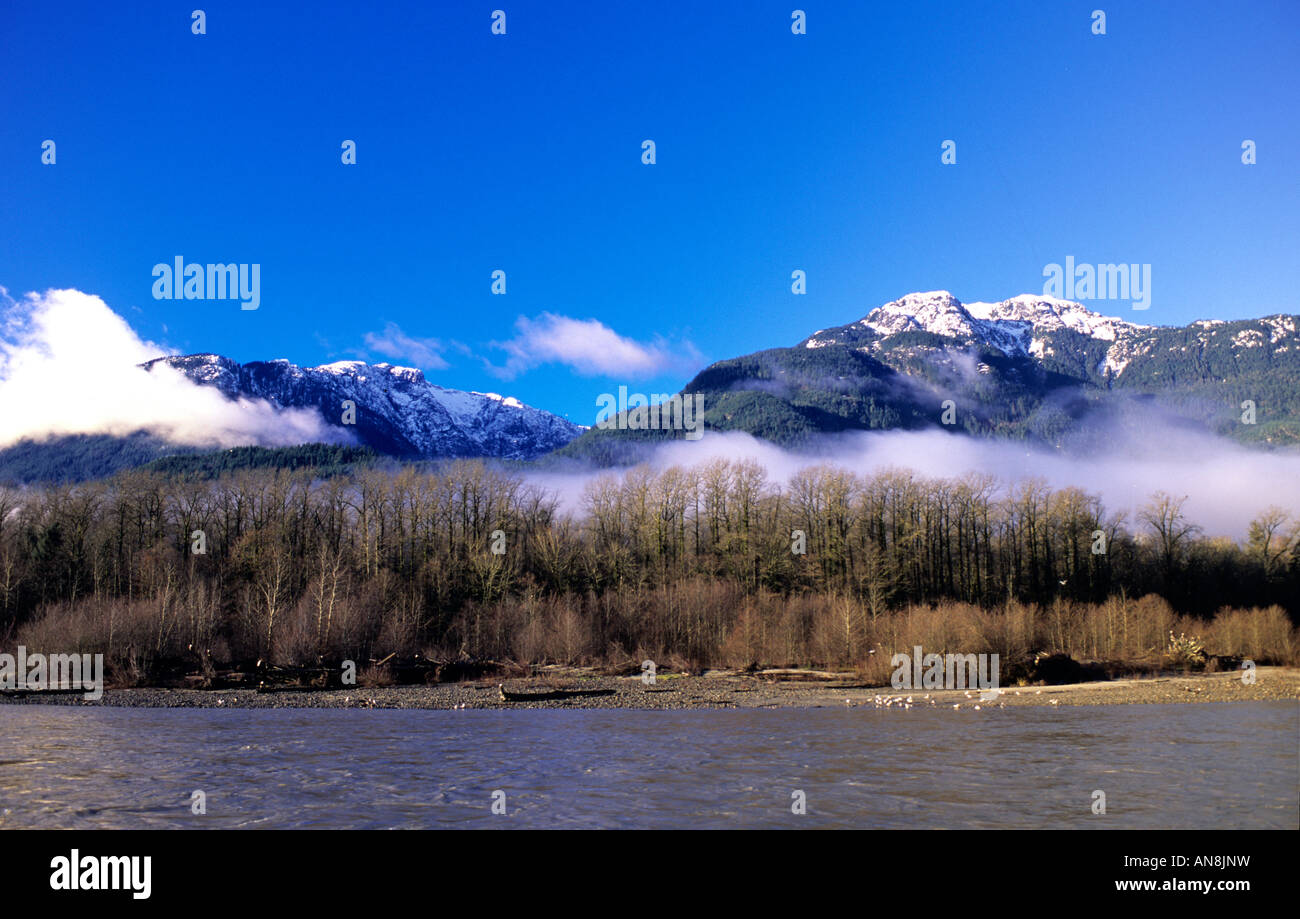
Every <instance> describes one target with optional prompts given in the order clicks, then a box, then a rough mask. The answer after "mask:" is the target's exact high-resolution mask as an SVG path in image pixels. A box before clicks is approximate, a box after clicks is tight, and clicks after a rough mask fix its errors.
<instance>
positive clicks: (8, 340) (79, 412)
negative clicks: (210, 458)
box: [0, 288, 340, 447]
mask: <svg viewBox="0 0 1300 919" xmlns="http://www.w3.org/2000/svg"><path fill="white" fill-rule="evenodd" d="M174 353H175V352H174V351H172V350H171V349H169V348H166V347H163V346H162V345H158V344H155V343H153V342H150V341H145V340H143V339H141V338H140V337H139V336H138V335H136V333H135V331H134V330H133V329H132V328H131V327H130V325H128V324H127V322H126V320H125V319H123V318H122V317H121V316H119V315H117V314H116V313H115V312H113V311H112V310H111V309H110V308H109V307H108V305H107V304H106V303H105V302H104V301H103V300H101V299H100V298H99V297H95V296H91V295H89V294H84V293H82V292H80V291H77V290H48V291H46V292H45V293H44V294H36V293H29V294H27V295H26V296H25V297H24V298H23V299H22V300H19V301H15V300H13V299H11V298H10V297H9V295H8V292H7V291H6V290H5V289H4V288H0V406H3V408H2V409H0V446H8V445H10V444H12V443H14V442H16V441H18V440H22V439H23V438H32V439H37V440H40V439H44V438H46V437H50V436H57V435H65V434H112V435H126V434H131V433H133V432H135V431H140V430H145V431H150V432H152V433H154V434H156V435H158V436H161V437H163V438H165V439H167V440H169V441H172V442H174V443H183V444H191V445H195V446H213V447H217V446H220V447H231V446H239V445H246V444H257V445H262V446H283V445H289V444H300V443H307V442H311V441H338V440H339V439H340V435H339V432H338V430H337V429H336V428H332V427H330V426H328V425H326V424H325V422H324V421H323V420H322V419H321V417H320V416H319V415H318V414H317V413H315V412H314V411H306V410H303V409H278V408H276V407H275V406H273V405H271V404H270V403H269V402H266V401H265V400H261V399H256V400H250V399H240V400H238V401H231V400H229V399H226V398H225V397H224V396H223V395H222V394H221V392H220V391H219V390H217V389H215V388H213V387H210V386H203V385H200V384H197V383H194V382H192V381H191V380H189V378H187V377H186V376H185V375H184V374H182V373H181V372H180V371H178V370H174V369H172V368H171V367H167V366H161V365H160V366H157V367H155V368H154V370H153V371H152V372H151V371H148V370H145V369H144V368H142V367H140V366H139V365H140V364H141V363H143V362H144V361H148V360H152V359H153V358H157V357H163V356H167V355H171V354H174Z"/></svg>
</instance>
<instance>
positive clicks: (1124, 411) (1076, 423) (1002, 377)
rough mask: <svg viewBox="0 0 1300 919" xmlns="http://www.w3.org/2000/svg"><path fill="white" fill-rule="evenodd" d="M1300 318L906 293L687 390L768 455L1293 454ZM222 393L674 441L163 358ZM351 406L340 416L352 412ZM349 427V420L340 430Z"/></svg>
mask: <svg viewBox="0 0 1300 919" xmlns="http://www.w3.org/2000/svg"><path fill="white" fill-rule="evenodd" d="M1298 330H1300V317H1297V316H1295V315H1288V314H1281V313H1279V314H1274V315H1270V316H1266V317H1264V318H1260V319H1243V320H1230V321H1229V320H1217V319H1216V320H1202V321H1199V322H1193V323H1191V324H1190V325H1187V326H1157V325H1147V324H1143V323H1138V322H1129V321H1126V320H1123V319H1118V318H1115V317H1111V316H1104V315H1101V314H1099V313H1096V312H1093V311H1092V310H1089V309H1087V308H1086V307H1084V306H1083V305H1081V304H1079V303H1076V302H1073V301H1068V300H1060V299H1055V298H1052V297H1046V296H1040V295H1032V294H1025V295H1021V296H1018V297H1013V298H1011V299H1008V300H1003V301H1001V302H997V303H985V302H972V303H963V302H961V301H960V300H958V299H957V298H956V297H955V296H953V295H952V294H951V293H949V292H948V291H931V292H926V293H913V294H908V295H907V296H905V297H902V298H900V299H898V300H894V301H892V302H890V303H886V304H884V305H883V306H880V307H878V308H876V309H874V310H871V311H870V312H869V313H867V315H866V316H864V317H863V318H861V319H859V320H857V321H856V322H853V323H850V324H848V325H843V326H837V327H835V328H829V329H821V330H819V331H816V332H814V333H813V334H812V335H809V336H808V337H807V338H805V339H803V340H802V341H799V342H796V343H795V344H793V345H791V346H789V347H781V348H772V349H769V350H765V351H759V352H756V353H753V354H749V355H745V356H742V357H735V358H730V359H727V360H722V361H718V362H716V363H713V364H711V365H709V366H708V367H706V368H704V369H703V370H702V371H700V372H699V373H698V374H697V375H696V376H695V378H694V379H693V380H691V381H690V382H689V383H688V384H687V385H686V386H685V387H684V388H683V390H682V392H683V393H695V394H700V395H702V396H703V398H704V409H705V411H704V423H705V428H706V430H714V431H745V432H748V433H750V434H752V435H754V436H756V437H760V438H764V439H766V440H770V441H773V442H775V443H778V444H782V445H790V446H793V445H798V444H800V443H803V442H806V441H808V440H809V439H810V438H812V437H814V436H815V435H818V434H825V433H835V432H842V431H851V430H873V429H894V428H897V429H911V430H915V429H921V428H927V427H939V426H942V425H944V424H945V423H950V424H952V425H953V426H955V427H956V428H957V429H960V430H962V431H965V432H966V433H969V434H971V435H975V436H997V437H1009V438H1016V439H1025V440H1033V441H1038V442H1040V443H1044V444H1049V445H1053V446H1058V447H1059V446H1062V445H1063V444H1065V442H1066V441H1071V442H1073V443H1074V444H1075V445H1077V444H1078V443H1079V442H1080V440H1081V439H1083V441H1084V442H1085V443H1086V438H1088V437H1089V436H1090V435H1096V436H1097V437H1098V438H1100V440H1097V441H1096V443H1101V442H1102V441H1104V435H1103V434H1099V433H1098V432H1102V431H1107V430H1113V426H1114V424H1115V423H1116V422H1119V423H1123V424H1127V425H1130V426H1133V427H1136V428H1137V429H1138V430H1139V431H1140V430H1141V428H1142V425H1144V424H1145V423H1146V420H1147V419H1149V418H1150V413H1151V412H1159V413H1160V414H1161V415H1162V417H1164V418H1171V419H1174V420H1176V421H1179V422H1181V423H1184V424H1187V425H1193V426H1197V427H1200V428H1203V429H1209V430H1212V431H1215V432H1216V433H1219V434H1221V435H1225V436H1229V437H1232V438H1235V439H1237V440H1241V441H1246V442H1257V443H1261V444H1277V445H1281V444H1295V443H1300V331H1298ZM161 364H166V365H168V366H170V367H172V368H174V369H176V370H178V371H180V372H181V373H183V374H184V375H185V376H186V377H188V378H189V379H190V380H192V381H194V382H196V383H199V384H202V385H205V386H213V387H216V388H217V389H219V390H220V391H221V392H222V393H223V394H224V395H225V396H226V397H227V398H230V399H263V400H266V401H268V402H270V403H271V404H272V405H274V406H277V407H280V408H297V409H314V410H315V411H317V412H319V414H320V416H321V418H322V419H324V421H325V423H326V425H327V428H328V430H329V431H330V432H331V434H332V439H333V442H334V443H338V444H355V445H359V446H360V447H363V448H369V449H370V450H373V451H374V452H375V453H376V454H379V455H381V456H388V457H394V458H397V459H400V460H434V459H444V458H455V457H489V458H497V459H505V460H520V461H530V460H537V459H539V458H541V457H544V456H546V455H547V454H554V455H555V456H557V457H576V458H580V459H583V460H585V461H589V462H591V461H594V462H597V463H601V464H615V463H625V462H633V461H636V460H637V459H639V458H640V455H641V450H642V448H643V447H644V445H645V442H647V441H659V440H663V439H666V438H670V437H674V436H681V432H671V431H656V430H636V429H635V426H628V425H618V424H613V425H610V427H609V429H598V428H583V427H582V426H579V425H576V424H574V423H572V422H570V421H567V420H566V419H564V418H561V417H559V416H557V415H554V414H551V413H549V412H546V411H543V410H541V409H537V408H532V407H530V406H527V405H524V404H523V403H521V402H519V401H518V400H516V399H513V398H508V397H503V396H500V395H498V394H495V393H477V392H464V391H460V390H455V389H447V388H444V387H442V386H438V385H436V384H433V383H430V382H429V381H428V380H426V379H425V377H424V374H423V373H422V372H421V371H419V370H415V369H412V368H408V367H397V366H393V365H390V364H386V363H380V364H369V363H366V362H364V361H340V362H336V363H332V364H325V365H322V366H319V367H310V368H304V367H299V366H297V365H294V364H292V363H290V362H289V361H287V360H275V361H266V362H263V361H253V362H250V363H247V364H240V363H238V362H236V361H233V360H231V359H229V358H226V357H222V356H220V355H216V354H192V355H187V356H183V357H163V358H158V359H157V360H154V361H150V362H148V363H147V364H145V365H143V366H144V367H146V368H148V369H152V368H154V367H155V366H157V365H161ZM348 406H351V407H352V409H353V410H354V417H352V418H346V417H345V413H347V412H348V411H349V409H348ZM348 421H352V422H353V423H347V422H348ZM194 452H197V451H196V448H193V447H183V446H178V445H175V444H168V443H167V442H165V441H163V440H161V439H159V438H158V437H156V436H154V435H151V434H148V433H147V432H138V433H136V434H134V435H131V436H130V437H127V438H122V437H110V436H108V435H76V436H71V437H61V438H54V439H52V440H48V441H41V442H33V441H25V442H21V443H19V444H16V445H13V446H11V447H9V448H7V449H5V450H0V480H32V479H35V478H56V479H63V480H76V479H81V478H90V477H97V476H100V475H105V474H109V473H111V472H113V471H116V470H117V469H120V468H124V467H129V466H135V465H142V464H145V463H148V462H151V461H155V460H157V459H158V458H159V457H163V456H168V455H173V454H180V453H194Z"/></svg>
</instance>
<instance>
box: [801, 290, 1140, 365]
mask: <svg viewBox="0 0 1300 919" xmlns="http://www.w3.org/2000/svg"><path fill="white" fill-rule="evenodd" d="M1151 328H1153V327H1152V326H1147V325H1139V324H1137V323H1133V322H1126V321H1124V320H1123V319H1116V318H1115V317H1112V316H1103V315H1102V314H1100V313H1094V312H1093V311H1092V310H1090V309H1088V308H1086V307H1085V306H1083V304H1081V303H1075V302H1074V301H1071V300H1059V299H1057V298H1055V297H1046V296H1040V295H1036V294H1021V295H1020V296H1018V297H1012V298H1011V299H1009V300H1003V301H1001V302H999V303H982V302H976V303H962V302H961V301H960V300H958V299H957V298H956V297H954V296H953V295H952V294H951V293H949V292H948V291H946V290H935V291H929V292H927V293H915V294H908V295H907V296H905V297H901V298H899V299H898V300H894V301H892V302H890V303H886V304H885V305H884V306H881V307H878V308H877V309H874V310H872V311H871V312H870V313H868V314H867V315H866V317H864V318H863V319H860V320H858V322H856V323H854V324H853V325H852V326H842V327H840V328H838V329H829V330H827V329H823V330H821V331H819V332H817V333H816V334H814V335H812V336H811V337H809V338H808V339H806V340H805V342H804V347H806V348H821V347H825V346H826V345H832V344H859V345H866V346H868V347H871V348H872V349H873V350H879V349H880V348H881V347H882V346H883V344H884V342H885V341H886V340H887V339H889V338H890V337H892V336H894V335H899V334H902V333H904V332H928V333H930V334H932V335H941V336H943V337H945V338H951V339H955V340H956V341H957V342H959V343H961V344H964V345H968V346H973V347H986V348H996V349H997V350H998V351H1001V352H1002V353H1003V354H1006V355H1015V354H1020V355H1028V356H1033V357H1042V356H1043V354H1044V352H1045V348H1046V338H1045V336H1046V335H1047V334H1048V333H1053V332H1059V331H1061V330H1063V329H1065V330H1069V331H1072V332H1078V333H1079V334H1081V335H1084V336H1087V337H1088V338H1093V339H1098V340H1101V341H1110V342H1119V341H1122V340H1129V339H1134V338H1138V337H1140V336H1141V335H1142V334H1143V333H1144V332H1146V331H1149V330H1150V329H1151ZM855 332H856V333H857V334H854V333H855ZM863 333H874V334H870V335H865V334H863Z"/></svg>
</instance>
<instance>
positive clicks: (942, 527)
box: [0, 455, 1300, 678]
mask: <svg viewBox="0 0 1300 919" xmlns="http://www.w3.org/2000/svg"><path fill="white" fill-rule="evenodd" d="M323 459H325V460H338V461H339V462H340V463H345V464H346V463H348V462H349V461H351V460H356V459H364V457H353V456H350V455H349V456H347V457H344V456H333V455H330V456H329V457H324V458H323ZM232 461H233V460H232ZM187 472H188V473H189V474H187V475H168V474H164V472H163V471H161V470H158V469H155V470H135V471H132V472H127V473H122V474H120V475H118V476H117V477H115V478H113V479H110V480H107V481H102V482H96V483H89V484H83V485H75V486H61V487H58V486H51V487H43V488H36V487H32V488H27V489H8V490H3V489H0V645H3V646H5V647H8V646H12V645H14V644H17V643H20V642H21V643H24V644H26V645H27V646H28V647H30V648H35V649H44V650H48V651H65V652H66V651H73V650H81V651H103V652H105V653H106V654H107V655H108V656H109V660H110V662H111V666H113V667H115V668H117V672H118V674H119V677H120V678H132V675H134V678H146V677H147V675H148V673H149V671H150V668H151V667H153V666H155V665H156V664H157V662H159V661H164V660H173V661H174V660H178V659H193V658H197V657H202V658H203V660H204V661H205V662H207V663H206V665H208V666H211V665H213V664H214V663H216V664H239V663H241V662H251V661H254V660H257V659H259V658H260V659H265V660H269V661H275V662H279V663H285V664H292V663H303V662H310V661H316V660H318V659H322V658H323V659H328V660H340V659H344V658H351V659H356V660H366V659H370V658H372V657H382V656H385V655H388V654H394V653H395V654H400V655H411V654H416V653H421V654H424V655H426V656H428V657H434V658H441V659H453V658H474V659H480V660H481V659H494V660H514V661H520V662H525V663H539V662H544V661H559V662H568V663H582V662H588V663H590V662H610V661H617V660H627V659H635V660H640V659H642V658H644V657H651V658H653V659H656V660H660V661H666V662H671V661H676V662H678V663H680V664H681V665H683V666H692V667H700V666H717V665H728V666H745V665H747V664H751V663H770V664H777V665H799V664H802V665H808V664H815V665H839V666H851V667H860V666H862V664H863V662H864V660H865V659H866V656H867V655H868V654H869V652H870V651H871V650H872V649H881V650H884V651H885V652H891V651H892V650H893V649H894V648H895V647H910V643H911V642H913V641H917V642H920V641H922V640H923V641H925V642H927V643H928V646H929V647H932V648H933V649H934V650H936V651H938V652H944V651H945V650H956V651H961V652H964V653H970V652H979V651H985V650H989V651H1002V652H1003V653H1033V652H1035V651H1062V652H1065V653H1070V654H1073V655H1075V656H1086V657H1090V658H1092V659H1103V658H1119V657H1129V658H1134V657H1141V656H1143V655H1147V654H1153V653H1154V654H1158V653H1160V652H1161V651H1162V650H1164V649H1165V647H1166V644H1167V640H1168V636H1167V634H1166V633H1167V632H1169V631H1170V630H1171V629H1179V630H1192V631H1197V632H1200V633H1202V634H1203V635H1204V636H1206V638H1205V640H1206V642H1207V643H1209V644H1207V647H1209V649H1210V650H1212V651H1216V652H1217V653H1223V654H1245V655H1251V656H1256V657H1259V658H1261V659H1272V660H1292V659H1294V657H1295V655H1296V640H1295V632H1294V630H1293V625H1294V617H1295V616H1296V615H1297V613H1300V602H1298V598H1300V550H1297V542H1298V541H1300V527H1297V525H1296V521H1295V519H1294V518H1293V517H1292V516H1291V515H1290V514H1288V512H1287V511H1285V510H1282V509H1278V508H1267V509H1261V511H1260V513H1259V516H1258V518H1257V519H1256V520H1255V522H1254V523H1253V524H1252V525H1251V527H1250V533H1249V537H1248V538H1247V539H1246V540H1245V542H1244V543H1241V544H1238V543H1234V542H1232V541H1231V540H1226V539H1220V538H1207V537H1205V536H1204V535H1203V534H1202V532H1201V531H1200V529H1199V528H1198V527H1197V526H1196V525H1195V523H1194V522H1193V521H1191V520H1188V519H1187V517H1186V516H1185V514H1184V512H1183V500H1182V499H1180V498H1177V497H1175V496H1170V495H1167V494H1156V495H1153V496H1151V499H1150V501H1149V503H1147V504H1146V505H1145V506H1144V507H1142V508H1141V510H1140V511H1139V512H1138V513H1137V514H1136V518H1135V519H1131V520H1130V519H1126V518H1125V516H1124V515H1123V514H1119V513H1114V512H1108V511H1107V510H1106V509H1105V508H1104V507H1103V506H1102V503H1101V501H1100V499H1099V498H1098V497H1097V496H1095V495H1090V494H1087V493H1085V492H1083V491H1080V490H1078V489H1073V488H1064V489H1056V490H1053V489H1051V488H1049V487H1047V486H1046V485H1045V484H1044V483H1043V482H1041V481H1038V480H1026V481H1021V482H1017V483H1014V484H1012V485H1011V486H1009V487H1003V486H999V484H998V483H997V482H995V481H994V480H993V479H992V478H989V477H984V476H967V477H963V478H958V479H936V480H932V479H926V478H922V477H919V476H917V475H915V474H912V473H910V472H907V471H905V470H889V471H883V472H880V473H878V474H875V475H871V476H865V477H864V476H860V475H855V474H854V473H852V472H849V471H846V470H844V469H841V468H837V467H833V466H820V467H813V468H808V469H805V470H803V471H800V472H799V473H797V474H796V475H794V476H793V477H792V478H791V479H790V480H789V481H787V482H781V483H777V482H773V481H771V480H769V478H768V475H767V474H766V472H765V471H764V469H763V468H762V467H761V466H759V465H758V464H756V463H753V462H751V461H731V462H728V461H725V460H717V461H714V462H712V463H710V464H706V465H702V466H698V467H692V468H678V467H674V468H668V469H663V470H652V469H649V468H647V467H637V468H633V469H630V470H624V471H622V472H620V473H606V474H605V475H603V476H602V477H600V478H596V479H592V480H589V481H588V483H587V485H586V488H585V491H584V493H583V497H582V501H581V504H582V507H581V510H580V511H579V512H578V513H574V514H565V513H561V512H560V510H559V499H558V496H557V495H556V494H554V493H551V492H549V491H547V490H545V489H543V488H540V487H538V486H537V485H535V484H531V483H530V482H528V481H527V480H526V479H525V478H524V477H523V476H521V475H518V474H514V473H511V472H508V471H505V470H503V469H502V468H500V467H494V466H489V465H486V464H483V463H481V462H457V463H452V464H448V465H445V466H443V467H440V468H438V469H434V470H429V469H417V468H404V469H399V470H396V471H393V470H381V469H378V468H367V467H364V466H359V467H358V468H355V469H353V470H352V471H350V472H346V473H344V474H340V475H334V476H330V477H324V476H321V475H319V474H318V473H317V472H315V471H313V470H307V471H287V470H283V469H280V470H258V469H245V470H241V471H237V472H234V473H231V474H225V475H221V476H219V477H216V478H213V477H212V476H213V475H214V474H216V473H219V472H220V470H218V469H210V468H207V467H203V468H199V469H193V468H187ZM1288 617H1290V619H1289V618H1288ZM1216 641H1217V642H1218V646H1211V645H1213V643H1214V642H1216ZM884 656H885V657H886V658H887V656H888V653H886V654H885V655H884ZM877 659H879V658H877Z"/></svg>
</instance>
